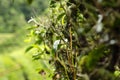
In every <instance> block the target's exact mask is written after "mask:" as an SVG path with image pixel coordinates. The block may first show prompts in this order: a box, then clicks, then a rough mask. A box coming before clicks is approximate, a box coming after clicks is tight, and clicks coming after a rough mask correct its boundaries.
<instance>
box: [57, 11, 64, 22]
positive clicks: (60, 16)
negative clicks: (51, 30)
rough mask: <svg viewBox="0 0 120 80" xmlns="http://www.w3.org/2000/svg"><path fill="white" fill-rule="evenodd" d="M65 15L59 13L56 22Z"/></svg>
mask: <svg viewBox="0 0 120 80" xmlns="http://www.w3.org/2000/svg"><path fill="white" fill-rule="evenodd" d="M64 15H65V13H64V12H63V13H61V14H60V15H59V16H58V17H57V20H58V21H59V20H60V19H62V17H63V16H64Z"/></svg>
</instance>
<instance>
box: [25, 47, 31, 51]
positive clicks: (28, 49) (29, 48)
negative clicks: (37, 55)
mask: <svg viewBox="0 0 120 80" xmlns="http://www.w3.org/2000/svg"><path fill="white" fill-rule="evenodd" d="M32 48H33V46H29V47H28V48H27V49H26V50H25V52H28V51H30V50H31V49H32Z"/></svg>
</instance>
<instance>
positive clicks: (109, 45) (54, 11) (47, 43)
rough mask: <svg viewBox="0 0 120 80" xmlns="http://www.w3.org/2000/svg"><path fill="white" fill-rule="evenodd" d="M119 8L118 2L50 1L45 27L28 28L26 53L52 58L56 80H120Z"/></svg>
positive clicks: (111, 0)
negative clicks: (28, 41) (34, 51)
mask: <svg viewBox="0 0 120 80" xmlns="http://www.w3.org/2000/svg"><path fill="white" fill-rule="evenodd" d="M119 7H120V1H119V0H110V1H109V2H108V1H102V0H90V1H88V0H51V1H50V7H49V14H48V15H49V17H48V19H42V21H43V23H44V24H41V23H39V22H37V21H36V20H35V19H31V20H30V21H33V22H35V24H36V25H37V26H33V27H31V28H29V30H30V34H29V36H28V37H29V38H30V39H31V40H32V41H33V45H32V46H30V47H29V48H28V49H27V50H26V51H29V50H30V49H32V48H35V49H36V53H38V54H37V55H36V56H34V57H33V58H35V59H41V56H43V55H46V54H47V55H48V56H49V60H48V61H49V62H50V64H54V67H55V71H54V76H53V80H76V79H77V80H119V79H120V76H119V75H117V76H116V74H114V72H115V71H118V72H119V70H120V69H119V67H120V57H119V56H120V50H119V49H120V46H119V41H120V40H119V36H120V35H119V33H120V27H119V23H120V15H119V14H120V9H119ZM40 46H43V47H42V48H40ZM43 58H44V57H43ZM116 67H117V68H116Z"/></svg>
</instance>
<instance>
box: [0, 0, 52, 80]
mask: <svg viewBox="0 0 120 80" xmlns="http://www.w3.org/2000/svg"><path fill="white" fill-rule="evenodd" d="M47 7H48V0H35V2H33V3H32V4H31V5H29V4H28V3H27V1H26V0H14V2H13V0H0V80H49V79H50V78H47V77H46V76H50V75H47V73H44V74H46V75H41V73H38V72H39V71H40V69H41V67H43V68H47V67H46V66H47V65H43V63H45V64H46V62H45V61H44V62H42V61H33V60H32V58H31V56H30V53H26V54H25V52H24V51H25V49H26V47H27V46H28V45H29V44H27V43H25V42H24V39H25V38H26V33H27V30H26V28H27V27H29V26H30V25H29V24H28V23H27V21H28V20H29V19H30V18H31V17H34V18H36V17H39V16H42V15H43V13H45V11H46V8H47ZM38 63H42V64H38ZM36 65H37V66H36Z"/></svg>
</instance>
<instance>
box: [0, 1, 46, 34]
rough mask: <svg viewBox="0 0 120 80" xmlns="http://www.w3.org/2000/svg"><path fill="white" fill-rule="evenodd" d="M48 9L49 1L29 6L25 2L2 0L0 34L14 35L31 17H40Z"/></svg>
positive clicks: (0, 5)
mask: <svg viewBox="0 0 120 80" xmlns="http://www.w3.org/2000/svg"><path fill="white" fill-rule="evenodd" d="M46 8H47V0H46V1H43V0H36V1H35V2H33V3H32V4H31V5H29V6H28V5H27V4H26V3H25V0H14V2H13V1H12V0H9V1H8V0H0V33H10V32H11V33H14V32H16V31H17V30H19V29H21V27H22V26H24V25H25V24H26V20H28V19H29V18H30V17H31V16H33V17H34V16H36V15H38V14H39V15H40V14H42V13H43V12H44V10H45V9H46Z"/></svg>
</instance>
